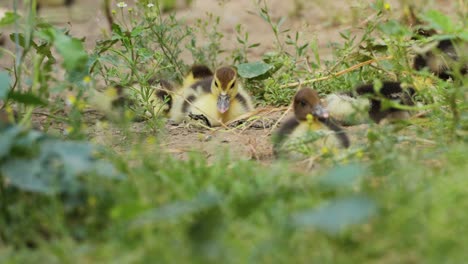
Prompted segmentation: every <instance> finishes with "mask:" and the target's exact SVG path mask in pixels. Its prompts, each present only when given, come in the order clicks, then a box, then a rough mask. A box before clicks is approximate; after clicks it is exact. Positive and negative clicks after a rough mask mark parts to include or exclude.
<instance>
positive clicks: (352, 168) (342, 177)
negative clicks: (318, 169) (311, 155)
mask: <svg viewBox="0 0 468 264" xmlns="http://www.w3.org/2000/svg"><path fill="white" fill-rule="evenodd" d="M365 173H366V168H365V167H364V166H362V165H360V164H349V165H344V166H339V167H335V168H333V169H332V170H330V171H329V172H328V173H327V174H326V175H325V176H323V177H322V178H321V180H320V183H321V184H322V185H324V186H325V187H328V188H352V187H354V186H355V185H356V184H357V183H358V182H359V180H360V178H361V177H362V176H363V175H364V174H365Z"/></svg>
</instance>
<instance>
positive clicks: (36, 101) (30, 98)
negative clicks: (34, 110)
mask: <svg viewBox="0 0 468 264" xmlns="http://www.w3.org/2000/svg"><path fill="white" fill-rule="evenodd" d="M8 97H9V98H10V99H12V100H14V101H16V102H18V103H23V104H25V105H42V106H46V105H47V102H45V101H44V100H42V99H41V98H39V97H37V96H36V95H34V94H33V93H19V92H10V94H9V95H8Z"/></svg>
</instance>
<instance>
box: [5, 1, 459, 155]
mask: <svg viewBox="0 0 468 264" xmlns="http://www.w3.org/2000/svg"><path fill="white" fill-rule="evenodd" d="M403 1H404V0H400V1H397V0H392V1H389V3H390V6H391V12H393V14H392V15H393V16H394V17H395V18H398V17H400V16H401V10H400V6H401V5H400V3H401V2H403ZM461 1H463V0H461ZM2 2H3V1H2ZM76 2H77V3H76V4H75V5H74V6H73V7H72V8H71V9H70V10H67V9H66V8H63V7H58V8H47V9H44V10H43V11H42V12H41V15H42V16H44V17H46V18H47V19H48V20H49V21H51V22H53V23H56V24H58V25H61V26H65V27H68V28H70V29H71V34H72V35H74V36H76V37H86V45H87V47H88V48H91V47H93V46H94V44H95V41H96V40H98V39H100V38H101V37H102V35H103V33H105V32H106V31H107V30H108V25H107V22H106V20H105V17H104V14H103V12H102V8H100V5H99V4H97V2H100V1H95V0H76ZM115 2H117V1H115ZM127 2H129V5H131V4H132V3H131V2H132V1H127ZM258 2H260V5H261V3H262V1H255V0H194V1H193V4H192V6H191V7H189V8H181V9H178V10H177V11H176V12H177V13H176V14H177V17H178V18H181V19H184V20H185V21H186V23H188V24H193V23H195V21H196V20H197V19H198V18H204V17H206V14H207V13H212V14H214V15H217V16H220V18H221V20H220V30H221V31H222V33H223V34H224V38H223V42H222V44H223V47H224V49H226V54H230V51H231V50H232V49H233V48H234V47H235V44H236V32H235V30H234V29H235V26H236V25H237V24H239V23H240V24H242V25H243V28H244V29H246V30H247V31H248V32H249V33H250V41H251V43H256V42H259V43H261V45H260V46H259V47H257V48H255V49H252V51H251V54H249V55H250V56H251V57H250V58H251V60H255V59H257V58H259V57H260V56H261V55H262V54H264V53H265V52H267V51H269V50H271V49H272V47H273V45H274V41H275V39H274V35H273V34H272V31H271V28H270V26H269V25H268V24H267V23H265V22H264V21H263V20H262V19H261V18H260V16H259V15H258V10H259V8H258ZM266 2H267V3H268V6H269V11H270V13H271V15H272V18H273V19H274V20H275V21H278V20H279V18H280V17H282V16H285V17H287V19H286V21H285V23H284V24H283V26H282V29H290V32H291V34H294V33H295V32H296V31H298V32H300V33H301V39H304V40H310V39H317V40H318V44H319V51H320V55H321V59H322V60H325V59H328V58H330V56H331V49H330V48H329V46H328V45H329V43H330V42H334V41H335V42H336V41H340V35H339V32H341V31H343V30H347V29H349V30H351V32H353V33H355V34H359V27H360V26H362V25H364V24H365V23H366V21H367V19H371V18H372V17H371V14H372V10H371V9H369V8H368V5H369V3H370V2H374V1H352V0H335V1H327V0H317V1H307V0H302V1H301V0H296V1H293V0H267V1H266ZM295 2H301V3H303V6H302V7H300V8H299V9H298V10H295V4H294V3H295ZM414 2H416V3H424V6H425V7H426V8H428V7H436V9H438V10H441V11H443V12H444V13H446V14H450V13H452V14H453V13H454V12H452V11H454V10H453V2H455V1H451V0H437V1H414ZM2 4H3V5H7V3H0V7H1V6H2ZM113 6H114V7H115V3H114V4H113ZM69 11H70V12H69ZM11 45H12V43H7V47H8V46H10V47H11ZM185 61H186V63H188V64H190V63H192V62H191V61H190V57H188V56H187V57H186V58H185ZM6 64H7V62H6V61H4V59H2V62H1V63H0V66H3V67H5V65H6ZM267 112H268V111H267ZM265 116H266V117H267V118H268V119H269V120H273V121H275V120H277V119H279V118H280V117H281V116H283V112H274V113H269V112H268V113H267V114H265ZM273 123H275V122H273ZM143 125H144V124H141V123H135V124H134V125H133V128H132V129H133V130H134V131H135V132H136V133H138V132H139V131H141V129H142V126H143ZM166 129H167V133H165V134H166V136H165V137H166V138H165V139H164V140H162V141H161V142H164V143H163V144H162V147H164V149H166V150H167V151H168V152H170V153H173V155H174V156H176V157H179V158H185V157H186V156H187V151H189V150H197V151H199V152H200V153H202V154H203V155H205V156H206V157H207V158H211V157H214V156H216V154H218V153H220V151H222V149H228V150H229V152H230V153H231V155H232V156H234V157H242V158H247V159H255V160H260V161H262V163H266V164H268V163H269V162H271V160H272V159H273V155H272V146H271V140H270V134H271V132H272V131H273V129H274V128H271V127H270V128H265V129H258V128H255V129H254V128H249V129H229V130H226V129H216V130H207V129H200V128H188V127H187V126H184V125H180V126H172V125H169V124H168V125H166ZM351 129H352V128H351ZM90 133H91V134H92V135H94V138H95V140H96V141H105V140H106V138H105V137H106V133H103V132H99V129H94V128H93V129H91V131H90ZM107 133H109V131H108V132H107ZM110 133H112V134H114V135H115V136H117V137H118V136H119V135H120V134H119V133H120V132H118V131H110ZM122 140H124V138H122Z"/></svg>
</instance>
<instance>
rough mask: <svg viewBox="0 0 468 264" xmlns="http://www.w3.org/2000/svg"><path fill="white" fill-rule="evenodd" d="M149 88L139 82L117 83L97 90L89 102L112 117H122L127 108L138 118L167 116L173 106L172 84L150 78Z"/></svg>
mask: <svg viewBox="0 0 468 264" xmlns="http://www.w3.org/2000/svg"><path fill="white" fill-rule="evenodd" d="M148 85H149V89H147V90H145V89H143V87H142V86H141V85H139V84H134V85H132V86H130V87H123V86H121V85H115V86H110V87H107V88H106V89H104V90H102V91H98V90H95V91H94V92H93V93H92V94H91V95H90V99H89V102H90V104H91V105H92V106H93V107H95V108H96V109H97V110H99V111H100V112H102V113H104V114H106V115H107V116H108V117H110V118H111V119H119V118H121V117H122V115H123V112H124V110H125V109H131V110H132V111H133V112H134V114H135V118H136V120H142V119H147V118H151V117H153V116H155V115H161V116H167V115H168V113H169V111H170V109H171V106H172V101H173V99H172V96H171V94H170V93H171V91H172V90H173V89H174V87H173V86H172V84H171V83H170V82H168V81H166V80H157V79H150V80H149V81H148Z"/></svg>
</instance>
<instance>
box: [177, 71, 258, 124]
mask: <svg viewBox="0 0 468 264" xmlns="http://www.w3.org/2000/svg"><path fill="white" fill-rule="evenodd" d="M198 79H199V78H198ZM190 82H191V81H187V82H185V83H189V84H190ZM180 94H181V96H180V97H179V100H178V103H177V105H175V106H174V108H173V111H172V113H171V119H173V120H174V121H175V122H181V121H183V120H187V119H188V118H189V117H194V116H195V117H200V116H203V117H204V120H205V121H206V123H207V125H209V126H220V125H221V124H222V123H227V122H229V121H231V120H234V119H236V118H237V117H239V116H240V115H243V114H245V113H247V112H249V111H252V110H253V103H252V100H251V98H250V96H249V95H248V93H247V92H246V91H245V90H244V89H243V88H242V86H241V84H239V81H238V80H237V72H236V70H235V69H234V68H232V67H221V68H218V69H217V70H216V72H215V74H214V75H213V76H210V75H209V74H207V75H205V76H204V78H202V79H201V80H197V81H195V82H194V83H193V84H191V85H190V86H188V87H185V88H183V89H182V91H181V92H180Z"/></svg>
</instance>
